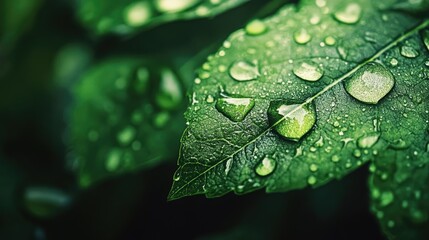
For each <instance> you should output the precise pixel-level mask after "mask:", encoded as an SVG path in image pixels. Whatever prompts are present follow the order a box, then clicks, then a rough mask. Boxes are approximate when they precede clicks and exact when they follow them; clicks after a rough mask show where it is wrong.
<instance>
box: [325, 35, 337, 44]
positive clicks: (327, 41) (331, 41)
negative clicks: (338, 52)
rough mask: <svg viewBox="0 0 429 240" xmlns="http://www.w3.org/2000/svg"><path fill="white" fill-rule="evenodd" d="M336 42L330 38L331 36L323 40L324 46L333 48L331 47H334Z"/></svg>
mask: <svg viewBox="0 0 429 240" xmlns="http://www.w3.org/2000/svg"><path fill="white" fill-rule="evenodd" d="M336 42H337V40H335V38H334V37H332V36H327V37H326V38H325V43H326V45H328V46H333V45H335V43H336Z"/></svg>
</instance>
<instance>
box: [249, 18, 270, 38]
mask: <svg viewBox="0 0 429 240" xmlns="http://www.w3.org/2000/svg"><path fill="white" fill-rule="evenodd" d="M245 30H246V33H247V34H249V35H254V36H256V35H261V34H262V33H265V32H266V31H267V25H265V23H264V22H263V21H261V20H259V19H255V20H252V21H251V22H249V23H248V24H247V25H246V27H245Z"/></svg>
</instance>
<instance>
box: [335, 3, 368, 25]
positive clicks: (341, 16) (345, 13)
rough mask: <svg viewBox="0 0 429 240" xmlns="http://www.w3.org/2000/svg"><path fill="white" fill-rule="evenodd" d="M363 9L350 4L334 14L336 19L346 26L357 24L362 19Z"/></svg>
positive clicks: (355, 4) (357, 5)
mask: <svg viewBox="0 0 429 240" xmlns="http://www.w3.org/2000/svg"><path fill="white" fill-rule="evenodd" d="M361 14H362V8H361V6H360V5H359V4H357V3H349V4H347V5H346V6H343V7H342V8H340V9H339V10H338V11H336V12H335V13H334V18H335V19H336V20H338V21H339V22H342V23H346V24H354V23H357V22H358V21H359V19H360V17H361Z"/></svg>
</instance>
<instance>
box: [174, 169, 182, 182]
mask: <svg viewBox="0 0 429 240" xmlns="http://www.w3.org/2000/svg"><path fill="white" fill-rule="evenodd" d="M180 176H181V171H180V169H178V170H177V171H176V172H175V173H174V175H173V180H174V181H175V182H177V181H179V180H180Z"/></svg>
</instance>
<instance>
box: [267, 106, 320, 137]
mask: <svg viewBox="0 0 429 240" xmlns="http://www.w3.org/2000/svg"><path fill="white" fill-rule="evenodd" d="M267 114H268V118H269V120H270V123H271V124H272V125H274V129H275V131H276V132H277V133H278V134H280V135H281V136H283V137H284V138H286V139H288V140H292V141H299V140H300V139H301V138H302V137H303V136H304V135H305V134H306V133H307V132H308V131H310V130H311V128H312V127H313V125H314V124H315V123H316V111H315V107H314V105H313V104H305V105H303V106H302V105H300V104H288V103H287V102H285V101H273V102H271V103H270V106H269V108H268V113H267Z"/></svg>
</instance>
